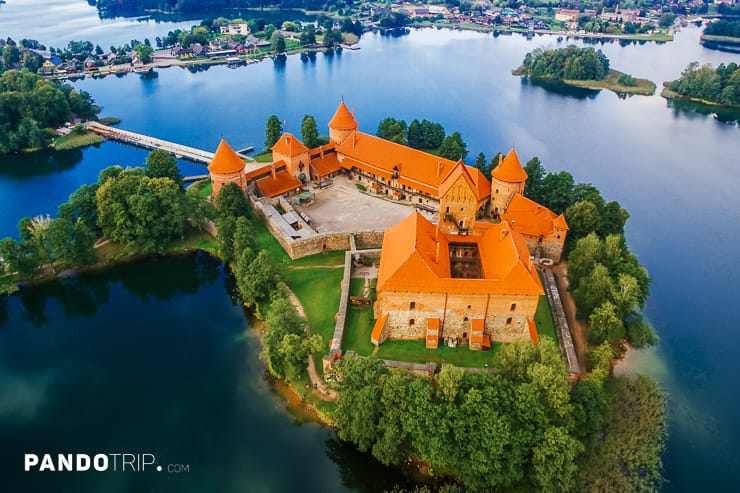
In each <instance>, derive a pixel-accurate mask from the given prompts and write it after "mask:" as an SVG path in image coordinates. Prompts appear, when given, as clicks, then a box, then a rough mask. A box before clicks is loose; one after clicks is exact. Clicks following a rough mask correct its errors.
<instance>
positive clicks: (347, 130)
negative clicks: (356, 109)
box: [329, 101, 357, 145]
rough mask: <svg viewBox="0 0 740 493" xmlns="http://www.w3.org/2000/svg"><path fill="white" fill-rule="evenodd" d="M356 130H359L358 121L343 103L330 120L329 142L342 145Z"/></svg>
mask: <svg viewBox="0 0 740 493" xmlns="http://www.w3.org/2000/svg"><path fill="white" fill-rule="evenodd" d="M355 130H357V120H355V116H354V114H353V113H351V112H350V111H349V108H347V105H346V104H344V101H342V102H341V103H339V108H337V111H336V112H335V113H334V116H333V117H332V119H331V120H329V140H330V141H331V143H332V144H336V145H340V144H342V143H343V142H344V141H345V140H347V137H349V136H350V135H352V132H354V131H355Z"/></svg>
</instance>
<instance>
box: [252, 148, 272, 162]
mask: <svg viewBox="0 0 740 493" xmlns="http://www.w3.org/2000/svg"><path fill="white" fill-rule="evenodd" d="M254 160H255V161H257V162H258V163H271V162H272V151H271V150H269V149H268V150H266V151H264V152H261V153H259V154H257V155H255V156H254Z"/></svg>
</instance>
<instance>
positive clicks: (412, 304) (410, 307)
mask: <svg viewBox="0 0 740 493" xmlns="http://www.w3.org/2000/svg"><path fill="white" fill-rule="evenodd" d="M415 309H416V302H415V301H412V302H411V303H409V310H415Z"/></svg>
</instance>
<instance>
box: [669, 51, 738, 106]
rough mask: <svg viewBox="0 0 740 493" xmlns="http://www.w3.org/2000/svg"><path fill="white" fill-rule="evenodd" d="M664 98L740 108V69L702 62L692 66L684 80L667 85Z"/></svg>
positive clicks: (683, 77) (690, 65)
mask: <svg viewBox="0 0 740 493" xmlns="http://www.w3.org/2000/svg"><path fill="white" fill-rule="evenodd" d="M663 85H664V88H663V91H662V92H661V93H660V95H661V96H663V97H664V98H666V99H668V100H669V101H670V100H685V101H691V102H694V103H699V104H703V105H707V106H714V107H718V108H725V109H732V110H738V109H740V67H739V66H738V65H737V63H734V62H733V63H730V64H729V65H725V64H723V63H722V64H720V65H719V66H718V67H717V68H716V69H715V68H712V66H711V65H709V64H706V65H702V66H699V62H693V63H690V64H689V66H688V67H686V70H684V71H683V72H682V73H681V77H680V78H678V79H676V80H674V81H672V82H665V83H664V84H663Z"/></svg>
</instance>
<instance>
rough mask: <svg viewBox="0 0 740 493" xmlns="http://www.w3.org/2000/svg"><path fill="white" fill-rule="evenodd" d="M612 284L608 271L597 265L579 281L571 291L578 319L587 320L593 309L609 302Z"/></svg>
mask: <svg viewBox="0 0 740 493" xmlns="http://www.w3.org/2000/svg"><path fill="white" fill-rule="evenodd" d="M613 289H614V284H613V282H612V280H611V277H610V276H609V270H608V269H607V268H606V267H604V266H603V265H601V264H599V263H597V264H596V265H595V266H594V268H593V269H592V270H591V273H590V274H589V275H588V276H586V277H585V278H583V279H581V281H580V283H579V284H578V288H577V289H576V290H575V291H573V297H574V298H575V300H576V306H577V312H578V317H579V318H587V317H589V316H590V315H591V313H592V312H593V311H594V309H595V308H596V307H597V306H599V305H601V304H602V303H603V302H604V301H607V300H609V298H610V296H611V293H612V290H613Z"/></svg>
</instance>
